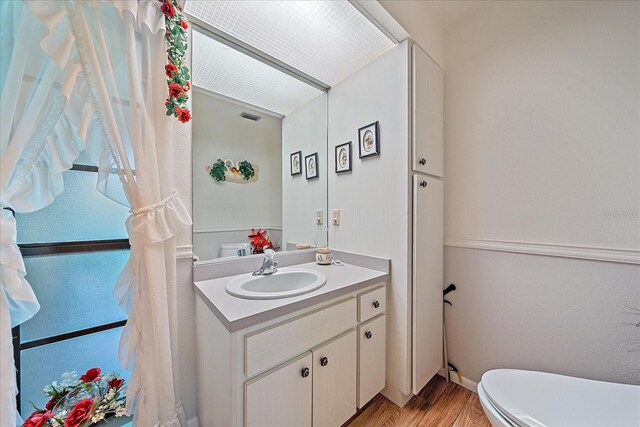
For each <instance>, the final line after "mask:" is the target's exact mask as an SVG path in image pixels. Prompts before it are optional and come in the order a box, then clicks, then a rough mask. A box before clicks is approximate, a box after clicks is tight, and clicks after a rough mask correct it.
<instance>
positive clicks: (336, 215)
mask: <svg viewBox="0 0 640 427" xmlns="http://www.w3.org/2000/svg"><path fill="white" fill-rule="evenodd" d="M331 223H332V224H333V225H340V209H334V210H333V212H332V213H331Z"/></svg>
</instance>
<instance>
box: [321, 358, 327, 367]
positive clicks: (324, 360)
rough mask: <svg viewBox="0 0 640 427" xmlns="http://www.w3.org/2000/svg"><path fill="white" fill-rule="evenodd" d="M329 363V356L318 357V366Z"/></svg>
mask: <svg viewBox="0 0 640 427" xmlns="http://www.w3.org/2000/svg"><path fill="white" fill-rule="evenodd" d="M328 364H329V358H328V357H323V358H321V359H320V366H327V365H328Z"/></svg>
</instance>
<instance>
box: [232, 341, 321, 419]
mask: <svg viewBox="0 0 640 427" xmlns="http://www.w3.org/2000/svg"><path fill="white" fill-rule="evenodd" d="M312 378H313V360H312V355H311V353H305V354H304V355H303V356H300V357H299V358H297V359H294V360H292V361H291V362H288V363H287V364H285V365H284V366H280V367H277V368H274V369H273V370H271V371H268V372H265V373H264V374H262V375H260V376H258V377H256V378H254V379H252V380H249V381H247V382H246V383H245V395H244V405H245V414H244V416H245V426H247V427H264V426H296V427H298V426H300V427H304V426H311V396H312V394H311V393H312Z"/></svg>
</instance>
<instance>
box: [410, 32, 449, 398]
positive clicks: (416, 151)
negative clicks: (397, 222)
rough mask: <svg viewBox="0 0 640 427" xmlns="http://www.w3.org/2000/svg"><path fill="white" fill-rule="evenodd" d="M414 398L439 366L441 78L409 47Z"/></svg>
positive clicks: (439, 72)
mask: <svg viewBox="0 0 640 427" xmlns="http://www.w3.org/2000/svg"><path fill="white" fill-rule="evenodd" d="M411 64H412V66H411V87H412V90H411V98H412V99H411V107H412V114H411V130H412V132H411V146H412V147H411V148H412V154H411V165H412V168H411V169H412V180H411V181H412V202H413V221H412V226H413V235H412V237H413V244H412V249H413V256H412V280H411V281H412V324H413V325H412V326H413V327H412V381H411V383H412V392H413V393H418V392H419V391H420V389H422V387H424V385H425V384H426V383H427V382H428V381H429V379H431V377H433V375H434V374H435V373H437V372H438V370H439V369H440V367H442V366H443V358H442V354H443V351H442V330H443V328H442V319H443V313H442V310H443V305H442V288H443V285H444V284H443V280H444V277H443V274H444V273H443V270H444V266H443V262H444V261H443V243H444V242H443V240H444V239H443V234H444V229H443V227H444V224H443V217H444V215H443V204H444V182H443V178H444V162H443V73H442V69H441V68H440V67H439V66H438V64H436V63H435V62H434V61H433V60H432V59H431V58H430V57H429V56H428V55H427V54H426V53H425V52H424V51H423V50H422V49H421V48H420V46H418V45H417V44H413V45H412V46H411Z"/></svg>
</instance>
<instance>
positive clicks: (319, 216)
mask: <svg viewBox="0 0 640 427" xmlns="http://www.w3.org/2000/svg"><path fill="white" fill-rule="evenodd" d="M323 217H324V211H323V210H322V209H318V210H317V211H316V224H318V225H322V224H324V220H323V219H322V218H323Z"/></svg>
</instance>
